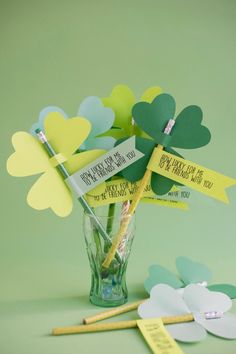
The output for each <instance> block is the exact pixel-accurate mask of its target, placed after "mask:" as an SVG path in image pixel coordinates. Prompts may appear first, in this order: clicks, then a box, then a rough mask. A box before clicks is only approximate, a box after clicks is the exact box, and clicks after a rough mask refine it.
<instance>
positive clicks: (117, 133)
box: [7, 85, 236, 339]
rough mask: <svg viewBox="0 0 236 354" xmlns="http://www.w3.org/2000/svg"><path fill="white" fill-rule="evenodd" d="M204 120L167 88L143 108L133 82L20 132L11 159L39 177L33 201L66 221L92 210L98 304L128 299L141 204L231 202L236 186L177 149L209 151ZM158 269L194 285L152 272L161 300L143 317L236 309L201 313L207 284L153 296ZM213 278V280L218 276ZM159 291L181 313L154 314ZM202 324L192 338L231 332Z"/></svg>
mask: <svg viewBox="0 0 236 354" xmlns="http://www.w3.org/2000/svg"><path fill="white" fill-rule="evenodd" d="M202 119H203V113H202V110H201V108H200V107H198V106H196V105H190V106H188V107H185V108H184V109H183V110H182V111H181V112H180V113H178V114H176V107H175V99H174V98H173V97H172V96H171V95H170V94H167V93H163V92H162V90H161V89H160V88H159V87H151V88H149V89H148V90H146V91H145V92H144V94H143V95H142V96H141V98H140V99H139V100H138V102H136V99H135V96H134V94H133V92H132V91H131V90H130V89H129V88H128V87H127V86H125V85H118V86H115V87H114V89H113V90H112V92H111V95H110V96H109V97H106V98H99V97H95V96H91V97H87V98H86V99H85V100H84V101H83V102H82V103H81V104H80V106H79V109H78V113H77V114H76V115H75V117H71V118H69V117H68V116H67V114H66V113H65V112H64V111H63V110H62V109H61V108H58V107H54V106H50V107H46V108H44V109H43V110H42V111H41V112H40V114H39V119H38V122H36V123H34V124H33V125H32V127H31V128H30V130H29V131H30V132H29V133H28V132H23V131H20V132H17V133H15V134H14V135H13V137H12V144H13V147H14V149H15V152H14V153H13V154H12V155H11V156H10V157H9V159H8V161H7V170H8V172H9V174H11V175H13V176H19V177H23V176H31V175H39V177H38V179H37V181H36V182H35V183H34V185H33V186H32V187H31V189H30V191H29V193H28V195H27V203H28V204H29V205H30V206H31V207H32V208H34V209H37V210H45V209H51V210H52V211H53V212H54V213H55V214H56V215H58V216H60V217H65V216H67V215H69V214H70V213H71V211H72V208H73V200H75V199H77V200H78V201H79V202H80V204H81V206H82V207H83V209H84V233H85V240H86V244H87V250H88V256H89V261H90V265H91V271H92V284H91V291H90V300H91V302H92V303H94V304H97V305H102V306H116V305H120V304H123V303H125V302H126V301H127V288H126V282H125V271H126V267H127V262H128V256H129V254H130V250H131V245H132V240H133V237H134V213H135V210H136V208H137V206H138V204H139V202H140V201H143V202H148V203H150V204H155V205H157V206H158V205H160V206H166V207H171V208H173V207H174V208H180V209H187V207H188V206H187V203H186V200H184V198H182V196H183V195H184V194H182V192H181V191H183V190H185V193H187V195H189V191H188V190H189V189H193V190H196V191H198V192H201V193H203V194H205V195H207V196H209V197H211V198H215V199H217V200H218V201H221V202H224V203H228V197H227V194H226V191H225V189H226V188H228V187H230V186H233V185H235V184H236V180H235V179H234V178H230V177H226V176H224V175H222V174H220V173H218V172H216V171H213V170H210V169H209V168H207V167H203V166H201V165H198V164H197V163H196V162H192V161H188V160H186V159H184V157H183V156H181V155H180V154H179V153H178V152H177V151H176V150H175V149H176V148H177V149H178V148H181V149H196V148H201V147H203V146H205V145H207V144H208V143H209V142H210V138H211V135H210V132H209V130H208V128H207V127H206V126H204V125H203V124H202ZM186 188H187V190H186ZM118 205H121V207H120V209H119V208H118ZM104 206H106V211H105V213H106V215H104V211H103V214H102V215H100V214H99V212H100V209H101V208H102V207H104ZM117 209H118V210H119V213H118V214H117ZM117 215H118V217H117ZM180 263H181V262H180ZM181 267H182V268H181ZM183 267H184V268H185V267H186V264H185V265H183V260H182V266H181V265H180V264H179V263H178V262H177V268H178V270H179V272H180V274H181V276H182V275H183V273H184V272H182V273H181V269H183ZM190 268H191V267H190ZM202 270H203V269H202ZM205 271H206V270H205ZM157 273H158V276H157V278H159V279H162V278H163V277H164V278H167V279H168V281H167V282H165V281H164V283H167V284H169V285H170V286H173V287H174V288H181V287H183V286H184V285H186V284H188V281H186V279H187V278H188V277H187V278H182V280H180V279H178V278H175V276H174V275H172V274H171V273H170V272H168V270H163V268H161V266H153V267H151V268H150V277H149V279H147V281H146V282H145V287H146V289H147V290H148V292H150V291H151V299H150V300H148V301H149V302H147V304H146V305H145V303H144V304H143V305H141V307H140V310H139V313H140V314H141V316H143V317H147V316H146V313H150V311H151V312H153V313H156V314H158V316H166V315H167V316H169V315H177V314H179V313H180V312H181V311H182V312H186V313H189V312H191V311H192V312H194V311H195V310H196V309H199V311H200V312H201V313H202V310H204V311H205V310H206V311H207V312H211V311H213V310H214V311H218V312H222V311H223V312H225V311H227V310H228V309H229V307H230V306H229V301H228V300H226V298H225V297H224V296H227V295H225V294H224V295H222V296H218V297H217V301H216V303H217V306H216V307H217V308H216V309H213V308H212V307H211V306H210V307H209V308H208V307H207V308H205V307H204V306H203V307H201V304H197V303H196V301H195V300H196V298H198V296H200V295H201V296H203V297H206V298H207V297H209V296H213V295H209V290H207V289H205V288H202V287H200V288H199V286H200V285H196V286H191V285H189V286H188V287H187V288H185V289H184V291H183V295H180V294H179V293H178V291H177V290H173V289H172V288H170V287H169V285H165V286H164V285H156V287H154V288H153V289H154V290H151V288H152V286H153V279H154V278H155V280H154V283H155V281H156V274H157ZM203 273H204V272H203ZM185 275H186V273H185ZM206 275H207V277H206V278H207V279H205V281H208V280H209V278H210V274H208V273H207V272H206ZM159 282H160V281H159ZM162 282H163V281H162V280H161V283H162ZM198 282H199V281H197V283H198ZM190 283H191V282H190ZM213 287H214V286H213ZM223 288H224V290H225V291H223V292H225V293H227V292H228V295H229V296H230V294H231V295H232V293H234V291H235V289H234V288H233V286H231V285H230V284H226V285H224V284H223V285H222V284H221V285H219V286H218V288H217V286H216V288H215V289H214V290H219V291H222V289H223ZM155 289H158V290H155ZM208 289H210V286H209V287H208ZM157 291H158V292H159V291H160V293H162V294H164V295H163V297H164V296H166V298H168V300H170V303H171V302H172V301H173V302H174V303H176V306H177V307H178V306H179V308H177V307H173V313H172V314H171V313H170V311H169V310H166V308H165V309H164V307H163V308H162V307H161V305H160V304H159V300H158V301H157V303H158V304H159V305H158V306H159V307H158V309H157V310H154V307H153V306H154V304H155V301H156V300H153V299H154V297H155V294H156V292H157ZM153 294H154V295H153ZM196 294H197V295H196ZM214 296H216V295H214ZM231 297H234V296H231ZM158 299H159V298H158ZM214 299H215V297H214ZM218 300H219V301H218ZM227 301H228V302H227ZM177 304H178V305H177ZM198 305H199V306H200V307H198ZM218 305H219V306H218ZM173 306H174V305H173ZM150 309H151V310H150ZM170 309H171V306H170ZM148 311H149V312H148ZM194 316H195V315H194ZM151 317H153V316H151ZM227 318H228V317H227ZM194 320H195V322H194V324H191V325H190V324H188V327H186V326H187V325H186V326H185V325H183V326H182V327H183V328H185V327H186V333H187V332H188V333H190V332H191V335H192V334H193V331H192V330H191V329H190V328H195V332H196V333H197V332H198V334H199V337H200V336H202V337H203V336H204V335H205V329H204V328H206V329H207V330H209V331H212V333H216V334H217V333H223V332H222V331H223V330H222V331H221V329H222V328H223V327H222V326H223V325H220V326H221V327H219V328H221V329H219V331H218V330H215V329H212V328H215V327H214V323H215V322H214V321H212V322H211V324H212V326H208V325H206V323H205V322H206V319H204V318H202V317H201V316H200V317H199V316H197V317H196V316H195V317H194ZM225 321H226V320H225ZM227 321H228V319H227ZM227 321H226V322H227ZM226 322H224V320H222V321H219V322H217V323H226ZM227 323H228V322H227ZM182 327H181V328H182ZM203 327H204V328H203ZM173 328H174V327H173ZM176 328H177V327H176ZM178 328H180V327H178ZM217 331H218V332H217ZM195 332H194V333H195ZM173 333H179V334H178V335H176V336H175V335H174V337H176V338H177V339H179V338H181V336H182V334H183V331H182V330H173ZM173 333H172V334H173ZM224 333H225V332H224ZM194 335H195V334H194ZM194 335H193V337H194ZM178 336H179V337H178ZM194 338H195V337H194Z"/></svg>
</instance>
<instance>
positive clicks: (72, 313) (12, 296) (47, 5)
mask: <svg viewBox="0 0 236 354" xmlns="http://www.w3.org/2000/svg"><path fill="white" fill-rule="evenodd" d="M235 18H236V2H235V0H232V1H230V0H221V1H219V0H200V1H194V0H188V1H187V0H176V1H175V0H172V1H170V0H167V1H164V0H163V1H161V0H146V1H145V0H126V1H125V0H120V1H118V0H117V1H113V0H110V1H108V0H100V1H95V0H94V1H92V0H87V1H82V0H77V1H73V0H68V1H56V0H51V1H45V0H42V1H29V0H21V1H17V0H15V1H13V0H1V1H0V86H1V88H0V97H1V99H0V110H1V129H0V134H1V139H0V144H1V149H0V159H1V166H2V167H1V236H0V289H1V290H0V298H1V300H2V302H1V308H0V310H1V338H0V352H1V353H2V354H13V353H18V354H32V353H34V354H36V353H42V352H43V353H50V354H52V353H54V352H55V353H58V354H60V353H65V352H66V353H68V354H69V353H81V354H82V353H83V354H90V353H91V354H92V353H93V354H95V353H99V354H100V353H103V354H107V353H110V352H111V348H112V350H113V353H114V354H116V353H120V352H123V353H124V354H125V353H131V352H135V353H137V354H139V353H140V354H141V353H148V352H149V349H148V347H147V346H146V344H145V343H144V342H143V340H142V338H141V336H140V335H139V333H138V332H137V331H136V330H129V331H124V332H116V333H104V334H95V335H87V336H86V335H83V336H80V337H79V336H73V337H72V336H69V337H63V338H51V337H49V336H48V335H47V334H48V333H49V332H50V330H51V328H52V327H54V326H57V325H69V324H75V323H78V322H79V321H80V319H81V318H82V317H83V316H84V315H88V314H90V313H95V312H96V311H97V310H98V309H96V308H95V307H93V306H92V305H90V304H89V302H88V299H87V294H88V292H89V286H90V271H89V266H88V261H87V256H86V253H85V244H84V240H83V235H82V210H81V208H80V205H79V204H78V203H77V204H75V207H74V211H73V213H72V214H71V216H69V217H68V218H66V219H60V218H58V217H56V216H55V215H54V214H53V213H52V212H51V211H43V212H37V211H35V210H33V209H31V208H29V207H28V206H27V204H26V202H25V199H26V195H27V192H28V190H29V188H30V186H31V185H32V183H33V182H34V181H35V180H36V179H37V177H29V178H23V179H20V178H19V179H18V178H13V177H10V176H8V175H7V173H6V170H5V162H6V159H7V157H8V156H9V155H10V154H11V152H12V151H13V148H12V146H11V142H10V139H11V135H12V134H13V133H14V132H15V131H18V130H25V131H28V129H29V127H30V126H31V124H32V123H33V122H35V121H36V120H37V118H38V113H39V111H40V110H41V109H42V108H43V107H45V106H47V105H55V106H59V107H61V108H62V109H63V110H65V111H66V112H67V113H68V115H69V116H74V115H75V114H76V112H77V109H78V106H79V103H80V102H81V101H82V100H83V99H84V98H85V97H86V96H88V95H97V96H100V97H104V96H106V95H108V94H109V92H110V91H111V89H112V87H113V86H114V85H116V84H118V83H124V84H127V85H129V86H130V87H131V88H132V89H133V90H134V92H135V93H136V95H137V98H138V97H140V94H141V93H142V92H143V91H144V90H145V89H146V88H147V87H149V86H151V85H160V86H161V87H162V88H163V90H164V91H166V92H168V93H171V94H172V95H173V96H174V97H175V98H176V101H177V110H178V111H180V110H181V109H182V108H183V107H185V106H186V105H189V104H197V105H200V106H201V107H202V109H203V112H204V123H205V125H207V126H208V127H209V129H210V130H211V132H212V141H211V143H210V145H208V146H206V147H204V148H202V149H200V150H194V151H186V152H184V156H185V157H186V158H188V159H190V160H191V159H192V160H193V161H195V162H198V163H199V164H202V165H205V166H207V167H209V168H212V169H215V170H216V171H219V172H222V173H224V174H226V175H228V176H231V177H236V163H235V157H234V154H235V131H236V106H235V82H236V72H235V63H236V46H235V35H236V24H235ZM228 195H229V198H230V204H229V205H225V204H223V203H220V202H217V201H214V200H211V199H209V198H207V197H205V196H203V195H200V194H197V193H193V196H192V199H191V202H190V211H188V212H183V211H180V210H174V209H168V208H164V207H158V206H154V205H147V204H145V205H140V206H139V209H138V211H137V232H136V238H135V242H134V245H133V251H132V255H131V257H130V262H129V268H128V274H127V278H128V284H129V289H130V299H131V300H132V299H139V298H142V297H144V296H145V293H144V290H143V286H142V284H143V281H144V279H145V277H146V275H147V269H148V266H149V265H150V264H153V263H157V262H158V263H160V264H162V265H164V266H166V267H168V268H169V269H170V270H173V271H174V270H175V265H174V262H175V257H176V256H178V255H186V256H187V255H188V256H189V257H192V258H193V259H195V260H198V261H201V262H203V263H206V264H208V266H209V267H210V268H211V269H212V271H213V282H234V283H236V276H235V267H236V259H235V250H236V232H235V231H236V226H235V210H236V188H235V187H233V188H231V189H229V192H228ZM234 312H236V308H235V305H234ZM130 317H131V318H132V317H135V314H134V313H133V314H130V315H126V316H123V318H130ZM106 343H107V345H106ZM117 343H119V345H117ZM182 347H183V349H184V350H185V352H186V353H200V352H202V353H203V352H204V353H214V354H217V353H222V352H223V351H224V352H225V353H226V352H227V354H231V353H234V352H235V351H236V344H235V342H230V341H223V340H221V339H217V338H215V337H213V336H209V337H208V339H207V340H206V341H205V342H203V343H199V344H196V345H183V346H182Z"/></svg>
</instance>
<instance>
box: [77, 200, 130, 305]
mask: <svg viewBox="0 0 236 354" xmlns="http://www.w3.org/2000/svg"><path fill="white" fill-rule="evenodd" d="M112 208H114V206H113V207H112V206H110V208H109V210H108V212H107V213H106V214H105V215H104V210H103V214H101V212H98V211H96V215H97V217H98V218H99V221H100V223H101V224H102V226H103V228H104V229H105V230H106V232H107V235H108V239H104V238H103V237H102V236H101V235H100V234H99V232H98V231H97V229H96V227H95V225H94V217H93V216H91V215H89V214H87V213H84V223H83V225H84V236H85V242H86V248H87V253H88V258H89V263H90V268H91V289H90V301H91V302H92V303H93V304H95V305H98V306H102V307H112V306H119V305H122V304H124V303H125V302H126V301H127V299H128V290H127V285H126V269H127V264H128V259H129V255H130V251H131V246H132V241H133V237H134V231H135V223H134V220H135V218H134V216H132V217H130V216H127V215H125V216H124V215H123V216H122V213H121V212H116V213H114V210H112ZM111 210H112V213H111V212H110V211H111ZM126 218H129V226H128V228H127V231H126V233H125V234H124V235H123V237H122V240H121V242H120V244H119V247H118V251H117V252H116V257H115V258H114V259H113V260H112V262H111V263H110V265H109V267H108V268H104V267H103V266H102V264H103V262H104V260H105V258H106V256H107V253H108V251H109V249H110V246H111V243H112V242H113V240H114V237H115V236H116V235H117V232H118V231H119V229H120V226H121V224H122V222H125V221H126V220H127V219H126Z"/></svg>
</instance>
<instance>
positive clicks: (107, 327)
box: [52, 313, 194, 336]
mask: <svg viewBox="0 0 236 354" xmlns="http://www.w3.org/2000/svg"><path fill="white" fill-rule="evenodd" d="M161 320H162V322H163V324H173V323H182V322H192V321H194V317H193V314H191V313H188V314H184V315H179V316H166V317H162V318H161ZM136 327H138V320H131V321H119V322H110V323H99V324H90V325H79V326H71V327H58V328H54V329H53V330H52V334H53V335H54V336H60V335H63V334H76V333H89V332H102V331H113V330H117V329H127V328H136Z"/></svg>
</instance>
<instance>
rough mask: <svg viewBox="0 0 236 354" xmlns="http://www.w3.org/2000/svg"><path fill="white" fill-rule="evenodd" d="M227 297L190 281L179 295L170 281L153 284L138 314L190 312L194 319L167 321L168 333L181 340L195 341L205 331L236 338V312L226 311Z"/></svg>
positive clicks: (158, 315) (177, 314)
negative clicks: (178, 321) (182, 321)
mask: <svg viewBox="0 0 236 354" xmlns="http://www.w3.org/2000/svg"><path fill="white" fill-rule="evenodd" d="M231 306H232V301H231V300H230V298H229V297H228V296H227V295H225V294H222V293H218V292H214V291H209V290H208V289H206V288H204V287H202V286H201V285H196V284H191V285H188V286H187V287H186V288H185V289H184V293H183V295H182V296H181V295H180V294H179V293H178V291H177V290H176V289H173V288H172V287H170V286H169V285H166V284H159V285H156V286H154V288H152V290H151V293H150V298H149V299H148V300H146V301H145V302H143V303H142V304H141V305H140V306H139V308H138V313H139V316H140V317H141V318H144V319H145V318H155V317H165V316H180V315H183V314H188V313H192V314H193V316H194V321H192V322H186V323H177V324H171V325H166V329H167V330H168V332H169V333H170V334H171V336H172V337H173V338H175V339H177V340H179V341H182V342H197V341H201V340H203V339H205V338H206V334H207V331H208V332H210V333H212V334H214V335H216V336H219V337H223V338H227V339H236V316H235V315H233V314H231V313H228V311H229V310H230V308H231Z"/></svg>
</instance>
